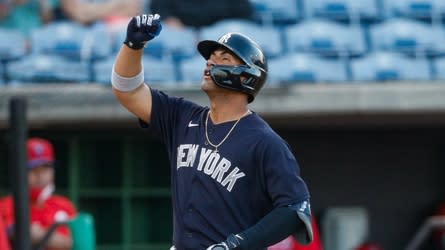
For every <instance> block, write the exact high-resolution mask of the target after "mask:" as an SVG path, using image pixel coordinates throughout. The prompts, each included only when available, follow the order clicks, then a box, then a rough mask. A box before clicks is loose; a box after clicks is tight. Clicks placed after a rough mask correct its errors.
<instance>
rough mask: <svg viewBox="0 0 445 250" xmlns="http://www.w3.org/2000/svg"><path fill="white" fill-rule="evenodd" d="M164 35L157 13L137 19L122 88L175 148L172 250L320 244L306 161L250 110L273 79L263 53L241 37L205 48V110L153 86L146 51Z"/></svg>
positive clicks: (118, 76)
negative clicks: (302, 167) (302, 164)
mask: <svg viewBox="0 0 445 250" xmlns="http://www.w3.org/2000/svg"><path fill="white" fill-rule="evenodd" d="M161 29H162V26H161V22H160V20H159V15H157V14H155V15H140V16H136V17H133V18H132V19H131V21H130V22H129V24H128V27H127V36H126V39H125V41H124V44H123V45H122V47H121V49H120V51H119V53H118V55H117V57H116V61H115V64H114V67H113V71H112V89H113V92H114V94H115V96H116V98H117V99H118V101H119V102H120V103H121V104H122V105H123V106H124V107H125V108H127V109H128V110H129V111H130V112H131V113H133V114H134V115H135V116H137V117H138V118H139V119H140V121H141V124H142V125H146V126H148V127H149V128H150V129H151V131H155V132H156V133H157V134H158V135H159V136H160V137H161V139H162V140H163V142H164V143H165V144H166V147H167V151H168V155H169V158H170V163H171V165H170V168H171V185H172V187H171V189H172V199H173V228H174V230H173V245H174V246H173V247H172V249H177V250H185V249H193V250H197V249H208V250H224V249H255V250H256V249H265V248H266V247H268V246H270V245H273V244H274V243H276V242H279V241H280V240H282V239H284V238H286V237H287V236H288V235H290V234H293V233H297V234H296V235H302V236H304V237H302V238H304V240H307V241H310V240H311V239H312V229H311V224H310V216H311V215H310V204H309V192H308V189H307V186H306V184H305V183H304V181H303V180H302V178H301V177H300V171H299V167H298V165H297V162H296V159H295V158H294V156H293V154H292V153H291V151H290V149H289V146H288V145H287V143H286V142H285V141H284V140H283V139H282V138H280V137H279V136H278V135H277V134H276V133H275V132H274V131H273V130H272V129H271V128H270V127H269V126H268V124H267V123H266V122H265V121H264V120H262V119H261V118H260V117H259V115H258V114H257V113H255V112H253V111H251V110H250V109H249V107H248V104H249V103H251V102H252V101H254V99H255V96H256V95H257V94H258V92H259V91H260V89H261V87H262V86H263V85H264V83H265V81H266V76H267V64H266V58H265V56H264V54H263V52H262V50H261V49H260V47H259V46H258V45H257V44H256V43H255V42H254V41H252V40H251V39H250V38H248V37H246V36H244V35H242V34H238V33H227V34H225V35H223V36H222V37H221V38H219V40H217V41H211V40H206V41H201V42H200V43H199V44H198V51H199V52H200V53H201V55H202V56H203V57H204V59H205V60H206V61H205V63H204V62H203V78H202V82H201V89H202V90H203V91H204V92H205V93H206V94H207V96H208V98H209V107H203V106H200V105H197V104H195V103H193V102H191V101H188V100H185V99H183V98H179V97H174V96H170V95H168V94H166V93H164V92H162V91H159V90H156V89H154V88H151V87H149V86H147V85H146V84H144V74H143V70H142V65H141V57H142V55H143V48H144V46H145V45H146V43H147V42H148V41H149V40H151V39H153V38H155V37H156V36H157V35H159V34H160V31H161ZM148 46H149V45H148ZM172 73H173V72H172ZM300 233H302V234H300Z"/></svg>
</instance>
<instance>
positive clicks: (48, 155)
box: [0, 138, 76, 250]
mask: <svg viewBox="0 0 445 250" xmlns="http://www.w3.org/2000/svg"><path fill="white" fill-rule="evenodd" d="M26 146H27V154H28V169H29V171H28V183H29V206H30V208H29V209H30V226H31V228H30V233H31V241H32V244H33V245H38V244H40V243H41V241H42V240H43V239H44V237H45V236H46V234H47V232H48V230H50V228H51V226H52V225H53V224H54V223H55V222H62V221H66V220H68V219H71V218H74V216H75V215H76V210H75V208H74V205H73V204H72V203H71V201H69V200H68V199H67V198H65V197H63V196H59V195H55V194H53V192H54V161H55V157H54V149H53V146H52V144H51V143H50V142H49V141H47V140H45V139H42V138H30V139H28V140H27V142H26ZM0 216H3V218H4V220H5V224H6V230H7V233H8V235H9V237H10V238H11V239H12V242H14V235H13V232H14V230H13V229H14V204H13V198H12V196H7V197H5V198H3V199H1V200H0ZM12 245H13V244H12ZM46 246H47V247H48V248H45V249H51V250H53V249H54V250H55V249H57V250H68V249H71V246H72V240H71V235H70V231H69V229H68V227H67V226H59V227H57V228H56V230H55V231H54V232H53V233H52V234H51V236H50V237H49V240H48V242H47V243H46Z"/></svg>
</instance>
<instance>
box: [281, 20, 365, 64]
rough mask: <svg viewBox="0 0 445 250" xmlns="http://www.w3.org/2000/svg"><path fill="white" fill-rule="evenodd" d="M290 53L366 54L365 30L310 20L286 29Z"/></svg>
mask: <svg viewBox="0 0 445 250" xmlns="http://www.w3.org/2000/svg"><path fill="white" fill-rule="evenodd" d="M284 32H285V37H286V45H287V49H288V50H289V51H310V52H315V53H320V54H323V55H327V56H335V55H337V56H341V55H346V56H355V55H361V54H363V53H365V52H366V43H365V36H364V32H363V29H361V28H360V26H358V25H344V24H339V23H335V22H332V21H327V20H322V19H315V18H314V19H308V20H307V21H305V22H302V23H299V24H297V25H293V26H289V27H287V28H286V29H285V31H284Z"/></svg>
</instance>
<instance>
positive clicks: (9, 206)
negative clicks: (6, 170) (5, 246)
mask: <svg viewBox="0 0 445 250" xmlns="http://www.w3.org/2000/svg"><path fill="white" fill-rule="evenodd" d="M0 214H2V215H3V218H4V220H5V221H4V222H5V224H6V228H7V229H8V230H11V228H12V226H13V225H14V204H13V198H12V196H7V197H5V198H3V199H2V200H0ZM75 215H76V209H75V208H74V205H73V204H72V203H71V201H69V200H68V199H67V198H65V197H63V196H59V195H52V196H51V197H49V198H48V199H47V200H45V201H44V203H43V204H42V205H41V206H37V205H36V204H30V223H31V224H32V223H39V224H40V225H41V226H42V227H43V228H45V229H48V228H49V227H50V226H51V225H52V224H53V223H54V222H55V221H56V218H65V219H71V218H74V217H75ZM56 232H57V233H60V234H62V235H66V236H69V235H70V231H69V229H68V227H67V226H59V227H57V229H56Z"/></svg>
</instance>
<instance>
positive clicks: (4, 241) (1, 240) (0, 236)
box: [0, 204, 11, 250]
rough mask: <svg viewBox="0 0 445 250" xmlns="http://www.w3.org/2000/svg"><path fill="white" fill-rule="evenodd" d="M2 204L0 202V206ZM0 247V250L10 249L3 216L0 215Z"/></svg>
mask: <svg viewBox="0 0 445 250" xmlns="http://www.w3.org/2000/svg"><path fill="white" fill-rule="evenodd" d="M1 206H2V205H1V204H0V207H1ZM0 249H1V250H10V249H11V247H10V246H9V241H8V236H7V234H6V226H5V223H4V222H3V217H2V216H1V215H0Z"/></svg>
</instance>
